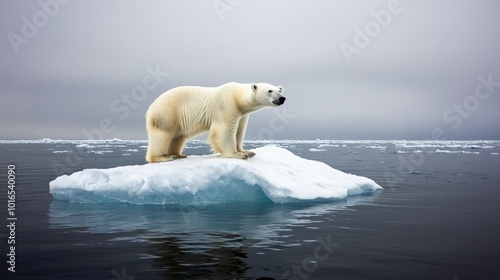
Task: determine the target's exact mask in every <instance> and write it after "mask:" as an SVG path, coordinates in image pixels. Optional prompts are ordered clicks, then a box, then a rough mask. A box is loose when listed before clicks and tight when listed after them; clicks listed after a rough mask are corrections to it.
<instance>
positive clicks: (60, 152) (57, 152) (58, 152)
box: [52, 151, 69, 154]
mask: <svg viewBox="0 0 500 280" xmlns="http://www.w3.org/2000/svg"><path fill="white" fill-rule="evenodd" d="M52 153H53V154H62V153H69V151H52Z"/></svg>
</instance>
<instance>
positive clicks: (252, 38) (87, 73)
mask: <svg viewBox="0 0 500 280" xmlns="http://www.w3.org/2000/svg"><path fill="white" fill-rule="evenodd" d="M63 2H64V3H63ZM66 2H68V3H66ZM44 3H45V4H44ZM499 14H500V2H499V1H495V0H491V1H486V0H479V1H454V0H439V1H436V0H427V1H425V0H419V1H409V0H406V1H404V0H402V1H394V0H392V1H391V0H383V1H373V0H366V1H362V0H358V1H349V0H344V1H340V0H338V1H332V0H325V1H311V0H303V1H295V0H282V1H270V0H252V1H239V0H217V1H212V0H209V1H181V0H179V1H165V0H161V1H160V0H159V1H144V0H143V1H123V0H116V1H86V0H73V1H62V0H61V1H59V2H56V0H40V1H26V0H21V1H1V2H0V23H1V27H0V34H1V35H2V40H0V61H1V64H0V97H1V102H0V139H37V138H43V137H48V138H53V139H88V138H89V137H91V138H115V137H116V138H122V139H146V138H147V134H146V130H145V120H144V114H145V112H146V110H147V108H148V106H149V105H150V104H151V102H153V101H154V100H155V98H156V97H157V96H159V95H160V94H161V93H163V92H165V91H167V90H168V89H170V88H173V87H176V86H181V85H201V86H218V85H220V84H223V83H226V82H230V81H236V82H243V83H252V82H268V83H271V84H275V85H281V86H284V88H285V91H284V94H285V96H286V97H287V101H286V103H285V105H284V106H283V107H279V108H276V109H269V110H263V111H259V112H256V113H254V114H253V115H252V116H251V117H250V123H249V126H248V130H247V139H269V138H273V139H285V138H286V139H317V138H321V139H432V138H443V137H445V136H446V137H447V138H448V139H500V51H499V50H500V17H499V16H498V15H499ZM481 77H482V78H481ZM144 83H145V84H144ZM433 131H434V136H433ZM438 132H439V133H438Z"/></svg>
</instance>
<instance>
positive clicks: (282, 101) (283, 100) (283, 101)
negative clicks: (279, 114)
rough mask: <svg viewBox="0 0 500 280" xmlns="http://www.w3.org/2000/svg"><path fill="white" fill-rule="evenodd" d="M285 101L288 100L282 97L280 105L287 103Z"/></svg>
mask: <svg viewBox="0 0 500 280" xmlns="http://www.w3.org/2000/svg"><path fill="white" fill-rule="evenodd" d="M285 100H286V98H285V97H283V96H282V97H280V103H281V104H283V103H285Z"/></svg>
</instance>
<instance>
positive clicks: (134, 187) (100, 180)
mask: <svg viewBox="0 0 500 280" xmlns="http://www.w3.org/2000/svg"><path fill="white" fill-rule="evenodd" d="M254 151H255V152H256V153H257V155H256V156H255V157H253V158H250V159H248V160H239V159H227V158H220V157H218V156H216V155H209V156H190V157H188V158H185V159H180V160H175V161H171V162H163V163H154V164H145V165H134V166H121V167H115V168H110V169H85V170H83V171H79V172H76V173H73V174H71V175H63V176H60V177H58V178H56V179H55V180H53V181H52V182H50V183H49V186H50V192H51V194H52V195H53V197H54V199H57V200H64V201H69V202H74V203H100V202H126V203H132V204H213V203H225V202H238V201H272V202H275V203H290V202H300V201H335V200H339V199H344V198H346V197H347V196H349V195H358V194H364V193H373V192H375V191H376V190H378V189H382V187H380V186H379V185H378V184H377V183H375V182H374V181H373V180H371V179H369V178H366V177H361V176H356V175H352V174H347V173H344V172H342V171H339V170H336V169H333V168H332V167H330V166H328V165H326V164H324V163H322V162H318V161H313V160H307V159H303V158H301V157H298V156H296V155H294V154H293V153H291V152H290V151H288V150H286V149H283V148H280V147H277V146H273V145H269V146H265V147H262V148H257V149H255V150H254Z"/></svg>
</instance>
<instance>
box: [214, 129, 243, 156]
mask: <svg viewBox="0 0 500 280" xmlns="http://www.w3.org/2000/svg"><path fill="white" fill-rule="evenodd" d="M236 132H237V127H236V124H228V123H225V124H222V123H221V124H212V126H211V127H210V132H209V142H210V144H211V145H212V149H213V150H214V151H215V152H219V153H220V156H221V157H226V158H241V159H247V158H248V155H247V154H246V153H243V152H238V150H237V149H236Z"/></svg>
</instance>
